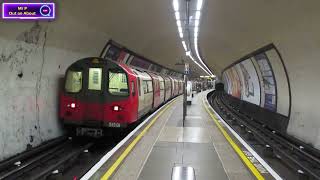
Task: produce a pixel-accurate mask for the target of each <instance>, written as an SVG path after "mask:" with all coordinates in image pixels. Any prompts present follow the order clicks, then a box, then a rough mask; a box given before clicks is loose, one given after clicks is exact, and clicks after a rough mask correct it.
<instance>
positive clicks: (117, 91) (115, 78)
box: [108, 69, 129, 96]
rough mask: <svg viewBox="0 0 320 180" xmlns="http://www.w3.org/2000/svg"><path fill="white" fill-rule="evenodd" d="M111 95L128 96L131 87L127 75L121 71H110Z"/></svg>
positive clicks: (109, 88)
mask: <svg viewBox="0 0 320 180" xmlns="http://www.w3.org/2000/svg"><path fill="white" fill-rule="evenodd" d="M108 90H109V93H110V94H112V95H115V96H128V95H129V87H128V80H127V75H126V73H125V72H124V71H123V70H121V69H110V70H109V87H108Z"/></svg>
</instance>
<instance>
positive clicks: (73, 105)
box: [59, 58, 138, 133]
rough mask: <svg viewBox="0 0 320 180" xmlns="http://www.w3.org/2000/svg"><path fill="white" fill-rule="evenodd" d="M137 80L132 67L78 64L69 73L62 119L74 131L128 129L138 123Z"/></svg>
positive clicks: (102, 61)
mask: <svg viewBox="0 0 320 180" xmlns="http://www.w3.org/2000/svg"><path fill="white" fill-rule="evenodd" d="M136 79H137V78H136V76H135V75H134V73H133V72H132V71H131V70H130V68H128V67H127V66H125V65H120V64H117V63H115V62H112V61H110V60H105V59H100V58H86V59H82V60H79V61H77V62H75V63H74V64H72V65H71V66H70V67H69V68H68V69H67V72H66V78H65V88H64V90H63V92H62V93H61V94H60V109H59V118H60V119H62V121H63V123H64V124H65V125H66V126H67V127H68V128H73V129H74V128H77V129H82V130H83V129H85V128H78V127H87V128H90V127H92V128H101V129H104V128H121V127H127V125H128V124H131V123H133V122H135V121H136V120H137V111H138V95H137V93H136V92H137V81H136ZM81 132H82V131H81ZM77 133H78V131H77Z"/></svg>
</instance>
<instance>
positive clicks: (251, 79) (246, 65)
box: [235, 59, 260, 106]
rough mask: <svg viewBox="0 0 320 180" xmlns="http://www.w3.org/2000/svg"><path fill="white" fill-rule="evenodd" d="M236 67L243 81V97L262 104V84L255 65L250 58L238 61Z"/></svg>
mask: <svg viewBox="0 0 320 180" xmlns="http://www.w3.org/2000/svg"><path fill="white" fill-rule="evenodd" d="M235 68H236V69H237V71H238V74H239V79H240V81H241V99H242V100H244V101H247V102H250V103H253V104H256V105H258V106H259V105H260V84H259V78H258V75H257V72H256V70H255V67H254V65H253V63H252V61H251V60H250V59H247V60H244V61H242V62H241V63H238V64H237V65H236V66H235Z"/></svg>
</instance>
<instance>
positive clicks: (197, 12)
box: [196, 11, 201, 19]
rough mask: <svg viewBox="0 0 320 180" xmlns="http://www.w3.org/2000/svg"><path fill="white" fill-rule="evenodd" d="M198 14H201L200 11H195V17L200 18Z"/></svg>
mask: <svg viewBox="0 0 320 180" xmlns="http://www.w3.org/2000/svg"><path fill="white" fill-rule="evenodd" d="M200 15H201V12H200V11H196V19H200Z"/></svg>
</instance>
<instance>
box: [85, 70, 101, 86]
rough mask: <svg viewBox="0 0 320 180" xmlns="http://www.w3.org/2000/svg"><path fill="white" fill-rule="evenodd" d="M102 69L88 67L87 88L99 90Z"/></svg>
mask: <svg viewBox="0 0 320 180" xmlns="http://www.w3.org/2000/svg"><path fill="white" fill-rule="evenodd" d="M101 79H102V69H101V68H89V80H88V82H89V84H88V89H89V90H101Z"/></svg>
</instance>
